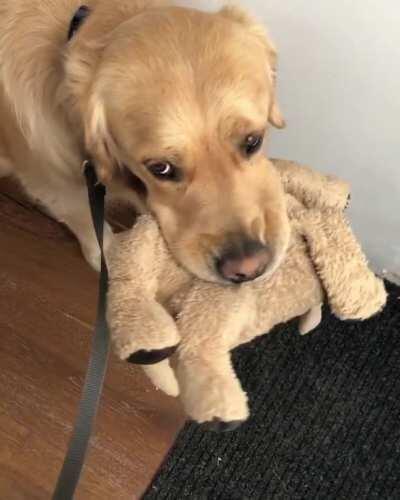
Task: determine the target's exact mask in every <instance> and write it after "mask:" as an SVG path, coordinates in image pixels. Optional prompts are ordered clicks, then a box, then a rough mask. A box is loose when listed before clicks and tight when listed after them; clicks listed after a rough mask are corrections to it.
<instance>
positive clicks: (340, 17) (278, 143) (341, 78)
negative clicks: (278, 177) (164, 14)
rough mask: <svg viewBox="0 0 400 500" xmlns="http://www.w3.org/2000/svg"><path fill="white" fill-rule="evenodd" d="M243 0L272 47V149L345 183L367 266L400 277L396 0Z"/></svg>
mask: <svg viewBox="0 0 400 500" xmlns="http://www.w3.org/2000/svg"><path fill="white" fill-rule="evenodd" d="M181 3H183V4H186V5H192V6H195V7H198V8H215V7H216V6H218V5H220V4H221V2H219V1H218V0H187V1H186V0H182V1H181ZM241 3H242V5H243V6H244V7H247V8H249V9H250V10H252V11H253V12H254V13H255V14H256V15H257V17H258V18H260V19H261V20H262V21H264V22H265V24H266V25H267V27H268V29H269V32H270V33H271V35H272V37H273V38H274V40H275V42H276V44H277V46H278V49H279V52H280V73H279V95H280V100H281V107H282V108H283V111H284V115H285V117H286V119H287V122H288V128H287V129H286V130H284V131H281V132H276V133H274V134H273V136H272V139H271V143H270V148H269V151H270V155H271V156H279V157H283V158H290V159H293V160H297V161H300V162H304V163H307V164H309V165H311V166H313V167H315V168H318V169H321V170H324V171H327V172H332V173H336V174H338V175H340V176H342V177H343V178H345V179H347V180H349V181H350V182H351V183H352V191H353V196H352V208H351V212H350V213H351V219H352V224H353V228H354V229H355V231H356V233H357V235H358V237H359V238H360V240H361V242H362V243H363V246H364V248H365V250H366V252H367V254H368V256H369V258H370V260H371V262H372V263H373V265H374V266H375V267H376V268H377V269H379V270H382V269H383V268H386V269H389V270H391V271H393V272H397V273H400V126H399V123H400V0H242V2H241Z"/></svg>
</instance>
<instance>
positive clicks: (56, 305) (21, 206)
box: [0, 180, 183, 500]
mask: <svg viewBox="0 0 400 500" xmlns="http://www.w3.org/2000/svg"><path fill="white" fill-rule="evenodd" d="M96 295H97V275H96V274H95V273H94V272H92V271H91V270H90V269H89V267H88V266H87V264H86V263H85V262H84V260H83V258H82V257H81V255H80V251H79V248H78V245H77V243H76V242H75V241H74V239H73V238H72V237H71V236H70V235H69V233H68V232H67V231H66V230H65V229H64V228H63V227H61V226H60V225H58V224H57V223H55V222H54V221H52V220H51V219H49V218H48V217H47V216H45V215H43V214H42V213H40V212H39V211H37V210H35V209H33V208H32V207H31V206H30V205H29V204H28V203H26V202H25V201H24V200H23V199H22V200H21V197H20V196H19V195H18V194H17V193H16V190H15V188H14V187H13V186H11V187H10V183H9V182H7V181H4V180H2V181H0V499H1V500H20V499H26V500H34V499H48V498H50V495H51V492H52V490H53V487H54V485H55V481H56V478H57V474H58V472H59V470H60V467H61V464H62V461H63V458H64V453H65V451H66V446H67V442H68V440H69V437H70V434H71V430H72V424H73V421H74V418H75V414H76V408H77V403H78V401H79V397H80V391H81V386H82V381H83V378H84V373H85V370H86V365H87V360H88V355H89V348H90V340H91V334H92V327H93V321H94V317H95V309H96ZM182 423H183V417H182V415H181V412H180V408H179V405H178V403H177V401H176V400H174V399H172V398H168V397H167V396H164V395H163V394H161V393H160V392H158V391H156V390H155V389H153V388H152V386H151V385H150V383H148V382H147V380H146V379H145V377H144V376H143V374H142V372H141V371H140V369H138V368H136V367H132V366H130V365H128V364H125V363H122V362H120V361H118V360H116V359H115V358H114V357H113V356H112V357H111V363H110V366H109V370H108V375H107V379H106V382H105V390H104V395H103V399H102V404H101V408H100V412H99V416H98V422H97V429H96V435H95V437H94V438H93V441H92V446H91V450H90V454H89V458H88V462H87V466H86V468H85V472H84V476H83V479H82V481H81V484H80V487H79V492H78V494H77V497H76V498H77V499H78V500H91V499H93V500H103V499H104V500H119V499H121V500H127V499H129V500H131V499H134V498H139V497H140V495H141V493H142V492H143V491H144V489H145V488H146V486H147V485H148V484H149V482H150V480H151V478H152V476H153V475H154V473H155V472H156V470H157V468H158V466H159V464H160V462H161V461H162V460H163V458H164V456H165V454H166V453H167V451H168V449H169V448H170V446H171V445H172V443H173V440H174V438H175V436H176V433H177V432H178V430H179V429H180V428H181V426H182Z"/></svg>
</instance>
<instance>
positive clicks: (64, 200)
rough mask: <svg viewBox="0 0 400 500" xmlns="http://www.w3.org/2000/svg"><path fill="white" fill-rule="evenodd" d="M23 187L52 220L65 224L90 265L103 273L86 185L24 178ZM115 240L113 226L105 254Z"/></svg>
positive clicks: (56, 178)
mask: <svg viewBox="0 0 400 500" xmlns="http://www.w3.org/2000/svg"><path fill="white" fill-rule="evenodd" d="M21 183H22V185H23V186H24V188H25V189H26V191H27V192H28V194H29V195H30V196H31V197H32V198H33V199H34V200H35V201H37V202H38V203H39V204H40V205H42V206H43V207H44V208H45V209H46V211H48V212H49V214H50V215H51V216H53V217H54V218H55V219H57V220H58V221H59V222H62V223H64V224H65V225H66V226H67V227H68V228H69V229H70V230H71V232H72V233H73V234H74V235H75V236H76V238H77V239H78V241H79V243H80V246H81V249H82V253H83V255H84V256H85V259H86V260H87V262H88V263H89V264H90V265H91V266H92V267H93V268H94V269H95V270H96V271H99V270H100V265H101V258H100V248H99V244H98V242H97V239H96V234H95V230H94V227H93V222H92V216H91V213H90V207H89V200H88V194H87V189H86V185H85V182H84V180H83V177H82V178H79V179H75V178H69V179H68V178H60V177H59V176H54V177H53V176H52V175H48V176H46V178H40V183H39V176H35V177H33V176H32V177H30V176H28V175H27V176H25V177H22V178H21ZM111 240H112V230H111V228H110V226H109V225H108V224H107V223H105V225H104V250H105V252H107V249H108V247H109V246H110V243H111Z"/></svg>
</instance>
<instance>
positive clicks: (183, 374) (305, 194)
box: [107, 161, 386, 430]
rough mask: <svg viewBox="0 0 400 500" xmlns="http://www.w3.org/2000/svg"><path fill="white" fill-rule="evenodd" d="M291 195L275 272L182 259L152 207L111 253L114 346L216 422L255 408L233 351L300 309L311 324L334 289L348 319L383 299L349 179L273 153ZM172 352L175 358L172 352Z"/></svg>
mask: <svg viewBox="0 0 400 500" xmlns="http://www.w3.org/2000/svg"><path fill="white" fill-rule="evenodd" d="M275 166H276V168H277V169H278V171H279V172H280V174H281V178H282V180H283V184H284V187H285V191H286V194H287V206H288V213H289V217H290V221H291V229H292V231H291V242H290V246H289V249H288V252H287V256H286V258H285V260H284V261H283V263H282V264H281V266H280V267H279V268H278V270H277V271H276V272H275V273H274V274H273V276H272V277H270V278H269V279H263V278H261V279H259V280H256V281H253V282H249V283H244V284H242V285H231V286H228V285H227V286H223V285H218V284H213V283H208V282H204V281H201V280H199V279H198V278H195V277H193V276H192V275H191V274H189V273H188V272H186V271H185V270H184V269H182V268H181V267H179V266H178V265H177V264H176V263H175V261H174V260H173V258H172V256H171V255H170V253H169V251H168V248H167V247H166V244H165V242H164V240H163V238H162V236H161V234H160V231H159V228H158V226H157V223H156V222H155V220H154V219H153V218H152V217H151V216H142V217H140V218H139V220H138V222H137V223H136V225H135V226H134V227H133V229H131V230H129V231H126V232H125V233H121V234H119V235H117V236H116V238H115V241H114V244H113V245H112V248H111V250H110V253H109V255H108V259H107V260H108V266H109V274H110V287H109V295H108V321H109V325H110V328H111V332H112V338H113V343H114V348H115V352H116V353H117V355H118V356H119V357H120V358H121V359H123V360H126V359H129V360H131V361H133V362H135V361H136V362H141V363H146V362H156V361H159V362H158V363H156V364H152V365H150V364H149V365H147V366H145V367H144V369H145V371H146V373H147V375H148V376H149V377H150V378H151V380H152V381H153V383H154V384H155V385H156V386H157V387H159V388H160V389H162V390H163V391H165V392H166V393H167V394H170V395H174V396H177V395H178V394H180V397H181V400H182V403H183V406H184V408H185V410H186V412H187V414H188V415H189V416H190V417H191V418H192V419H194V420H196V421H197V422H199V423H207V425H208V427H211V428H213V429H215V430H230V429H233V428H235V427H237V425H239V424H240V423H241V422H243V421H244V420H245V419H246V418H247V417H248V413H249V412H248V405H247V397H246V394H245V392H244V391H243V390H242V388H241V385H240V382H239V380H238V379H237V377H236V374H235V373H234V370H233V367H232V364H231V358H230V351H231V350H232V349H234V348H235V347H237V346H238V345H240V344H243V343H246V342H248V341H250V340H252V339H254V338H255V337H256V336H259V335H262V334H264V333H267V332H269V331H270V330H271V329H272V328H273V327H274V326H275V325H277V324H278V323H282V322H286V321H288V320H290V319H292V318H294V317H299V318H300V326H299V328H300V332H301V333H302V334H304V333H307V332H309V331H310V330H312V329H313V328H315V326H317V325H318V323H319V322H320V318H321V304H322V303H323V301H324V300H325V297H326V298H327V301H328V303H329V305H330V308H331V310H332V312H333V313H334V314H335V315H336V316H338V317H339V318H341V319H344V320H345V319H357V320H363V319H365V318H368V317H370V316H372V315H373V314H375V313H377V312H378V311H379V310H380V309H381V308H382V307H383V306H384V304H385V301H386V292H385V289H384V285H383V282H382V281H381V280H380V279H378V278H377V277H376V276H375V275H374V274H373V273H372V272H371V271H370V269H369V268H368V264H367V261H366V258H365V256H364V254H363V253H362V250H361V248H360V245H359V244H358V242H357V240H356V238H355V237H354V235H353V233H352V231H351V229H350V227H349V225H348V223H347V221H346V219H345V217H344V214H343V212H344V209H345V207H346V205H347V202H348V198H349V187H348V185H347V184H346V183H345V182H343V181H341V180H339V179H337V178H334V177H331V176H325V175H322V174H319V173H317V172H315V171H313V170H311V169H309V168H307V167H301V166H299V165H296V164H294V163H291V162H286V161H275ZM168 357H170V359H166V358H168Z"/></svg>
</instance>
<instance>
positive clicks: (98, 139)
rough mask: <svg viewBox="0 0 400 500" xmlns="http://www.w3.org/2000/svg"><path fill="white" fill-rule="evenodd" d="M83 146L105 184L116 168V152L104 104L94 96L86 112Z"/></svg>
mask: <svg viewBox="0 0 400 500" xmlns="http://www.w3.org/2000/svg"><path fill="white" fill-rule="evenodd" d="M85 144H86V149H87V151H88V153H89V154H90V155H91V156H92V157H93V159H94V161H95V164H96V170H97V175H98V177H99V179H100V180H101V181H102V182H105V183H107V181H109V180H110V179H111V177H112V176H113V173H114V171H115V169H116V168H117V167H118V164H119V162H118V157H117V152H118V150H117V146H116V144H115V141H114V139H113V137H112V134H111V132H110V130H109V128H108V124H107V117H106V112H105V108H104V103H103V101H102V99H101V97H100V96H98V95H96V94H93V95H92V96H91V98H90V100H89V103H88V108H87V110H86V117H85Z"/></svg>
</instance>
